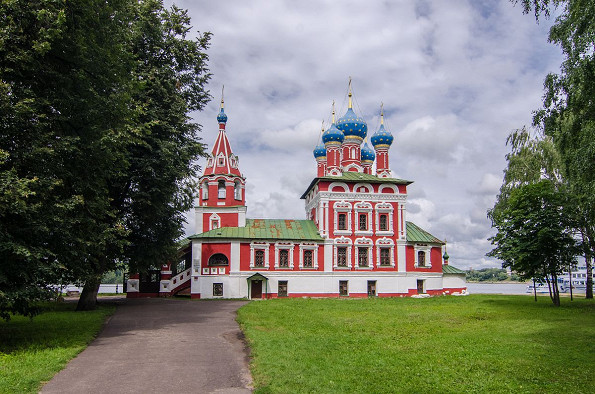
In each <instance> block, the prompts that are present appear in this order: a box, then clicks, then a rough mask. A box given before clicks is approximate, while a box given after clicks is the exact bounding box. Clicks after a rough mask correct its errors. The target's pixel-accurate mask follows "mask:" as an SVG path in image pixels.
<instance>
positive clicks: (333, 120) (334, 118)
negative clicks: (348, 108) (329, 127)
mask: <svg viewBox="0 0 595 394" xmlns="http://www.w3.org/2000/svg"><path fill="white" fill-rule="evenodd" d="M332 124H335V100H333V122H332Z"/></svg>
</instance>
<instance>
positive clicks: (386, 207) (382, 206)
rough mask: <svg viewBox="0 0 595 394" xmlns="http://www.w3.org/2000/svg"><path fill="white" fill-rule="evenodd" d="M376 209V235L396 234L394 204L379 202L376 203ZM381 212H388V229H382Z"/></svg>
mask: <svg viewBox="0 0 595 394" xmlns="http://www.w3.org/2000/svg"><path fill="white" fill-rule="evenodd" d="M374 208H375V211H376V225H375V230H376V235H378V236H381V235H385V236H386V235H394V233H395V232H394V228H393V222H394V217H393V211H394V209H393V206H392V204H390V203H388V202H384V201H383V202H379V203H378V204H376V206H375V207H374ZM380 214H387V215H388V217H387V225H388V230H380Z"/></svg>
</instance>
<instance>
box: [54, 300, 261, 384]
mask: <svg viewBox="0 0 595 394" xmlns="http://www.w3.org/2000/svg"><path fill="white" fill-rule="evenodd" d="M245 303H246V302H244V301H190V300H179V299H128V300H125V301H122V304H121V305H119V306H118V309H117V310H116V313H115V314H114V315H113V316H112V317H111V318H110V320H109V321H108V323H107V324H106V326H105V328H104V329H103V331H102V332H101V334H100V335H99V336H98V337H97V339H96V340H95V341H93V342H92V343H91V344H90V345H89V347H88V348H87V349H85V350H84V351H83V352H82V353H81V354H79V355H78V357H76V358H75V359H74V360H72V361H71V362H70V363H69V364H68V365H67V366H66V368H65V369H64V370H63V371H62V372H60V373H58V374H57V375H56V376H54V378H53V379H52V380H51V381H50V382H49V383H47V384H46V385H45V386H44V387H43V390H42V393H61V394H62V393H77V394H80V393H168V392H178V393H250V392H251V390H250V389H249V387H250V384H251V377H250V372H249V370H248V356H247V352H246V350H245V348H244V342H243V340H242V333H241V331H240V329H239V327H238V324H237V323H236V321H235V316H236V314H235V312H236V310H237V309H238V308H239V307H240V306H242V305H244V304H245Z"/></svg>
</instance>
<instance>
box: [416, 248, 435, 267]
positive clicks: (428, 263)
mask: <svg viewBox="0 0 595 394" xmlns="http://www.w3.org/2000/svg"><path fill="white" fill-rule="evenodd" d="M413 250H414V256H415V268H424V269H426V268H432V260H431V259H430V252H431V250H432V247H431V246H430V245H427V244H415V246H414V247H413ZM419 252H424V253H425V256H426V259H425V265H419V261H418V253H419Z"/></svg>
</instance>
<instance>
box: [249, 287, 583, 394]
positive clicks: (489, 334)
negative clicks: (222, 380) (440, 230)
mask: <svg viewBox="0 0 595 394" xmlns="http://www.w3.org/2000/svg"><path fill="white" fill-rule="evenodd" d="M540 299H541V298H540ZM594 308H595V306H594V305H593V304H592V303H588V302H585V301H584V300H578V301H575V302H573V303H570V302H568V303H564V305H562V306H561V307H560V308H552V307H551V304H549V302H547V301H546V302H538V303H533V302H532V301H531V298H530V297H526V296H479V295H478V296H475V295H471V296H468V297H435V298H430V299H411V298H401V299H395V298H386V299H383V298H381V299H377V298H376V299H375V298H373V299H345V300H342V299H277V300H270V301H267V302H252V303H249V304H247V305H245V306H243V307H242V308H240V310H239V311H238V321H239V322H240V324H241V327H242V329H243V331H244V333H245V334H246V337H247V339H248V342H249V344H250V348H251V356H252V362H251V370H252V375H253V377H254V384H255V386H256V392H257V393H259V392H260V393H265V392H275V393H283V392H291V393H300V392H303V393H312V392H316V393H333V392H336V393H339V392H341V393H363V392H366V393H407V392H411V393H420V392H432V393H461V392H469V393H471V392H498V393H499V392H535V393H537V392H551V393H554V392H576V393H580V392H583V393H588V392H592V388H593V382H592V377H591V375H590V374H585V373H582V371H583V369H584V365H592V354H593V350H595V345H594V344H593V341H592V338H593V336H594V335H595V313H594V312H595V309H594ZM561 332H567V333H572V339H571V340H569V341H560V333H561ZM536 333H539V335H536ZM544 360H547V362H544Z"/></svg>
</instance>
